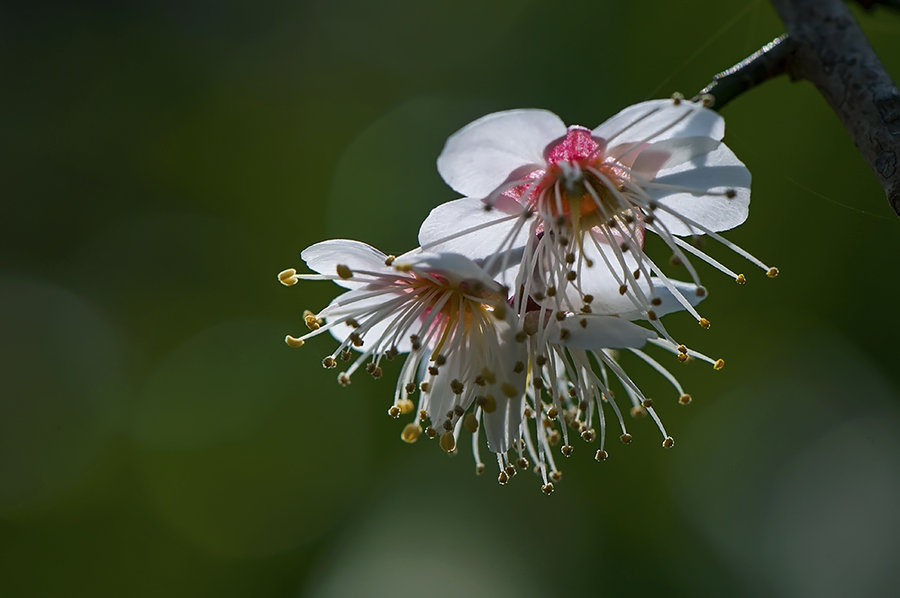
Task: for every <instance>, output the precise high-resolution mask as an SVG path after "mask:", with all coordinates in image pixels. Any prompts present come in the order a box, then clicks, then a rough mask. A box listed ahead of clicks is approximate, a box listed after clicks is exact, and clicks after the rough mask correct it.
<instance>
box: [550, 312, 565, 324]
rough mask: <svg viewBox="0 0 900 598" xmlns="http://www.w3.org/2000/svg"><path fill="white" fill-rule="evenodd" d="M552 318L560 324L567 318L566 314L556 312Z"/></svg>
mask: <svg viewBox="0 0 900 598" xmlns="http://www.w3.org/2000/svg"><path fill="white" fill-rule="evenodd" d="M553 317H555V318H556V321H557V322H562V321H563V320H565V319H566V317H567V316H566V312H564V311H558V312H556V314H555V315H554V316H553Z"/></svg>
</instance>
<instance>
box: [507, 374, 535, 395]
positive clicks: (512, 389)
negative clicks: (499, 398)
mask: <svg viewBox="0 0 900 598" xmlns="http://www.w3.org/2000/svg"><path fill="white" fill-rule="evenodd" d="M537 380H540V378H538V379H537ZM537 380H535V381H537ZM500 390H501V392H503V396H505V397H506V398H508V399H512V398H515V396H516V395H518V394H519V393H518V391H517V390H516V387H515V386H513V385H512V384H510V383H509V382H504V383H503V384H501V385H500Z"/></svg>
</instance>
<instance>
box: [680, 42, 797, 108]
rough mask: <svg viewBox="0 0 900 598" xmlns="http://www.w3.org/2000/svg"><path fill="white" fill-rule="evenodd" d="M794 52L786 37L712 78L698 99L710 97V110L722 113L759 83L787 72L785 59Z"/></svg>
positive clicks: (786, 60)
mask: <svg viewBox="0 0 900 598" xmlns="http://www.w3.org/2000/svg"><path fill="white" fill-rule="evenodd" d="M792 51H793V41H792V40H791V39H790V38H788V36H787V35H780V36H778V37H776V38H775V39H774V40H772V41H771V42H769V43H768V44H766V45H765V46H763V47H762V48H760V49H759V50H757V51H756V52H754V53H753V54H751V55H750V56H748V57H747V58H745V59H744V60H742V61H740V62H739V63H737V64H736V65H734V66H733V67H731V68H729V69H726V70H724V71H722V72H721V73H719V74H718V75H716V76H715V77H713V80H712V83H710V84H709V85H707V86H706V87H704V88H703V89H702V90H700V92H699V93H698V94H697V96H696V97H695V98H694V99H695V100H697V99H700V96H703V95H708V96H712V98H713V102H712V105H711V107H712V109H713V110H721V109H722V108H723V107H724V106H725V104H727V103H728V102H730V101H731V100H733V99H734V98H736V97H737V96H739V95H740V94H742V93H744V92H745V91H747V90H748V89H750V88H752V87H755V86H757V85H759V84H760V83H762V82H764V81H766V80H768V79H771V78H772V77H776V76H778V75H781V74H783V73H785V72H786V69H787V63H788V58H789V57H790V55H791V52H792Z"/></svg>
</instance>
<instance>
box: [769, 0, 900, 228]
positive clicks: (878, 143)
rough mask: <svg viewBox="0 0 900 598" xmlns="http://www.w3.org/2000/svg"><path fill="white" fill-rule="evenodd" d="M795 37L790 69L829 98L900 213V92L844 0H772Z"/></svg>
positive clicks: (827, 99)
mask: <svg viewBox="0 0 900 598" xmlns="http://www.w3.org/2000/svg"><path fill="white" fill-rule="evenodd" d="M772 5H773V6H774V7H775V10H776V11H777V12H778V14H779V16H781V20H782V21H784V24H785V27H786V28H787V31H788V35H789V36H790V38H791V40H792V45H793V53H792V55H791V56H790V58H789V59H788V63H787V72H788V74H789V75H790V76H791V79H793V80H807V81H809V82H810V83H812V84H813V85H815V86H816V89H818V90H819V93H821V94H822V96H823V97H824V98H825V100H826V101H827V102H828V104H829V106H831V109H832V110H834V112H835V114H837V116H838V118H840V120H841V122H842V123H843V124H844V128H845V129H846V130H847V132H848V133H850V137H851V138H852V139H853V142H854V143H855V144H856V147H857V148H859V151H860V152H861V153H862V155H863V157H864V158H865V160H866V162H868V163H869V166H870V167H871V168H872V170H874V171H875V175H876V176H877V177H878V180H879V182H880V183H881V186H882V187H883V188H884V191H885V193H886V194H887V198H888V201H890V203H891V205H892V206H893V208H894V211H895V212H897V214H900V92H898V91H897V86H896V85H894V82H893V81H892V80H891V77H890V75H888V73H887V71H885V70H884V66H883V65H882V64H881V61H879V60H878V57H877V56H876V55H875V51H874V50H873V49H872V46H871V45H869V42H868V40H866V38H865V36H864V35H863V33H862V31H861V30H860V29H859V26H858V25H857V23H856V21H855V20H854V18H853V15H852V14H851V12H850V10H849V9H848V8H847V6H846V5H845V4H844V2H842V1H841V0H772Z"/></svg>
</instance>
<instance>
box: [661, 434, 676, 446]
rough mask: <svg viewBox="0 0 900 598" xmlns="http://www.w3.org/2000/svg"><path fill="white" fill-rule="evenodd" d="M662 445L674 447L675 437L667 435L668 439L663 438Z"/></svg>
mask: <svg viewBox="0 0 900 598" xmlns="http://www.w3.org/2000/svg"><path fill="white" fill-rule="evenodd" d="M662 445H663V448H672V447H673V446H675V439H674V438H672V437H671V436H666V439H665V440H663V443H662Z"/></svg>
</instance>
